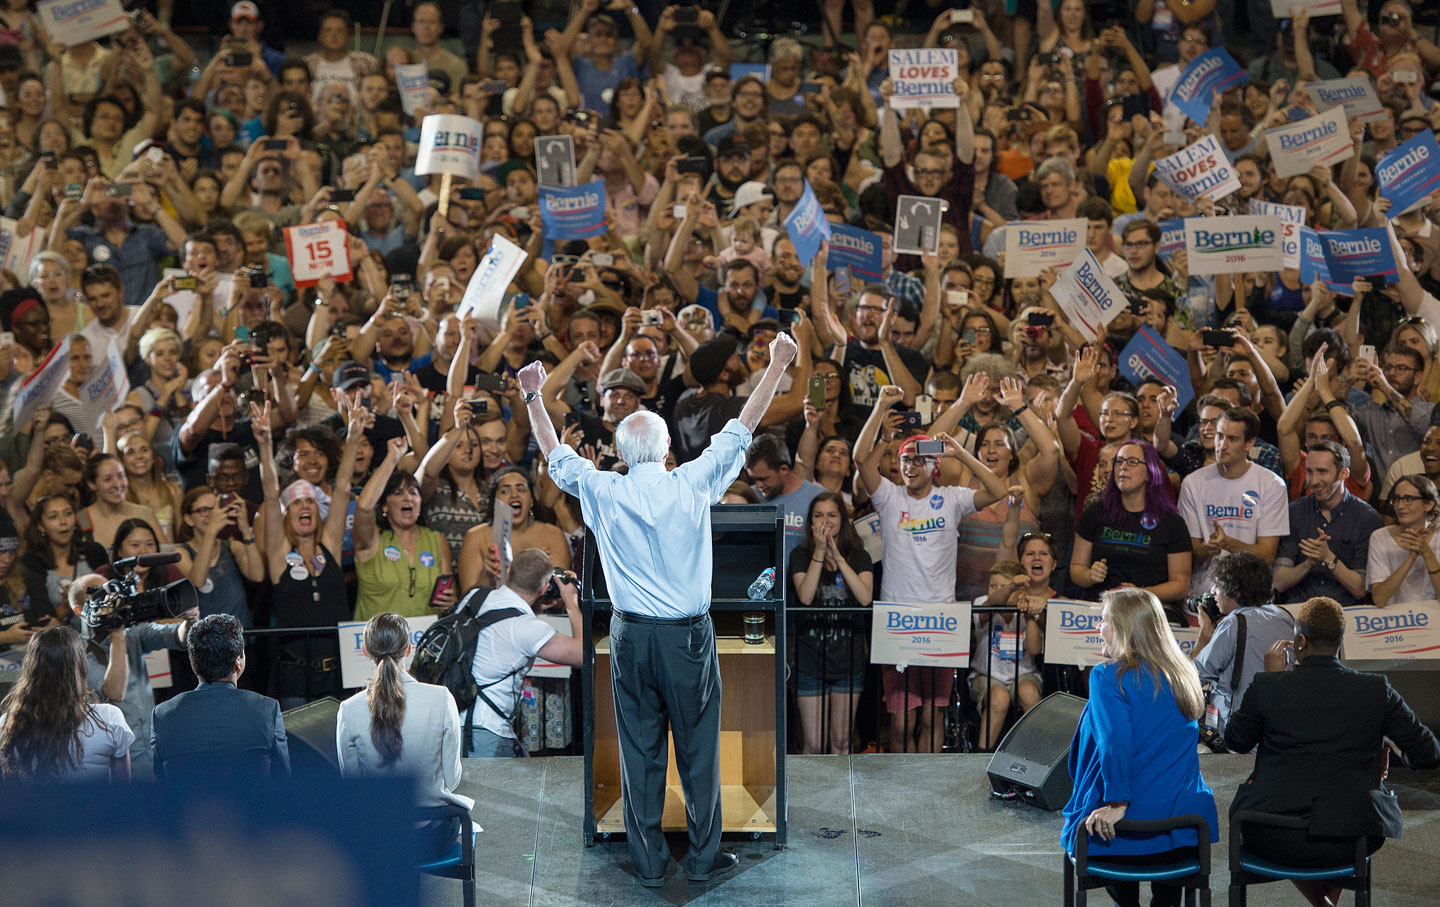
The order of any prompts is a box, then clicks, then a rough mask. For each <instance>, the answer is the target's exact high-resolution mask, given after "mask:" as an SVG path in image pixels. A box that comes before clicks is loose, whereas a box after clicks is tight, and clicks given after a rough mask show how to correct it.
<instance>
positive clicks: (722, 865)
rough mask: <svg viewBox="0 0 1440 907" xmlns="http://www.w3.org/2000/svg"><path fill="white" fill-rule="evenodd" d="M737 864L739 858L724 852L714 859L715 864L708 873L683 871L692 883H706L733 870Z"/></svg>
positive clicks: (726, 851)
mask: <svg viewBox="0 0 1440 907" xmlns="http://www.w3.org/2000/svg"><path fill="white" fill-rule="evenodd" d="M739 863H740V858H739V857H737V856H736V855H735V854H733V853H731V852H730V851H728V850H725V851H721V852H720V855H719V856H717V857H716V858H715V862H714V863H713V864H711V866H710V869H709V870H708V871H706V872H695V871H694V870H690V869H687V870H685V875H686V877H687V878H689V879H690V881H692V882H708V881H710V880H711V879H713V878H715V877H716V876H718V875H720V874H721V873H725V872H729V871H730V870H732V869H734V868H735V867H736V866H737V865H739Z"/></svg>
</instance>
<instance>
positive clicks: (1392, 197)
mask: <svg viewBox="0 0 1440 907" xmlns="http://www.w3.org/2000/svg"><path fill="white" fill-rule="evenodd" d="M1375 180H1376V182H1378V183H1379V184H1380V197H1381V198H1384V199H1389V201H1390V210H1389V211H1386V212H1385V216H1386V217H1387V218H1388V219H1390V220H1394V219H1395V218H1397V217H1399V216H1400V215H1402V214H1404V213H1406V212H1407V211H1409V210H1410V209H1411V208H1414V207H1416V206H1418V205H1419V204H1420V203H1421V202H1423V201H1425V199H1427V198H1429V197H1430V195H1431V194H1433V193H1434V192H1436V191H1437V190H1440V144H1437V143H1436V141H1435V133H1434V132H1432V131H1430V130H1429V129H1426V130H1424V131H1422V132H1421V133H1420V134H1419V135H1417V136H1415V138H1413V139H1411V140H1410V141H1408V142H1406V143H1405V144H1403V145H1401V146H1400V147H1399V148H1396V149H1395V150H1394V151H1392V152H1390V153H1389V154H1387V155H1385V156H1384V157H1382V158H1381V159H1380V160H1379V161H1378V162H1377V163H1376V164H1375Z"/></svg>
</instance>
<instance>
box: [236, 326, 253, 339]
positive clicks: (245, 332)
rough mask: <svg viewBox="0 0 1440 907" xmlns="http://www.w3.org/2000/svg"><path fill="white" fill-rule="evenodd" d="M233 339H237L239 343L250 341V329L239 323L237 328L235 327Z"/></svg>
mask: <svg viewBox="0 0 1440 907" xmlns="http://www.w3.org/2000/svg"><path fill="white" fill-rule="evenodd" d="M235 339H236V340H238V341H240V342H241V343H249V342H250V329H249V328H247V327H246V326H245V325H243V324H242V325H240V326H239V327H237V328H236V329H235Z"/></svg>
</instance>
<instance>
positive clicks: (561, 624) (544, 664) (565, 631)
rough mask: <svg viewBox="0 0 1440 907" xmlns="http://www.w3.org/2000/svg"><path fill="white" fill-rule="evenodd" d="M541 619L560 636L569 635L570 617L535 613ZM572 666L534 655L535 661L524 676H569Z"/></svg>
mask: <svg viewBox="0 0 1440 907" xmlns="http://www.w3.org/2000/svg"><path fill="white" fill-rule="evenodd" d="M536 616H537V617H539V618H540V619H541V620H543V621H545V623H547V624H549V625H550V626H552V627H554V628H555V632H556V633H559V634H560V635H561V636H570V635H571V633H570V618H568V617H566V616H565V615H563V614H537V615H536ZM573 670H574V668H572V667H570V666H569V665H558V664H556V663H555V662H553V661H546V660H545V659H543V658H541V657H540V656H538V655H537V656H535V663H534V664H532V665H530V670H528V671H526V672H525V676H526V677H562V678H564V677H569V676H570V672H571V671H573Z"/></svg>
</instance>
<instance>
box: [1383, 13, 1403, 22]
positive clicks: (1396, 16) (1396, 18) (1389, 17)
mask: <svg viewBox="0 0 1440 907" xmlns="http://www.w3.org/2000/svg"><path fill="white" fill-rule="evenodd" d="M1406 18H1408V17H1406V16H1405V15H1403V14H1401V13H1386V14H1385V15H1383V16H1381V17H1380V24H1381V25H1399V24H1400V23H1401V22H1404V21H1405V20H1406Z"/></svg>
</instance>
